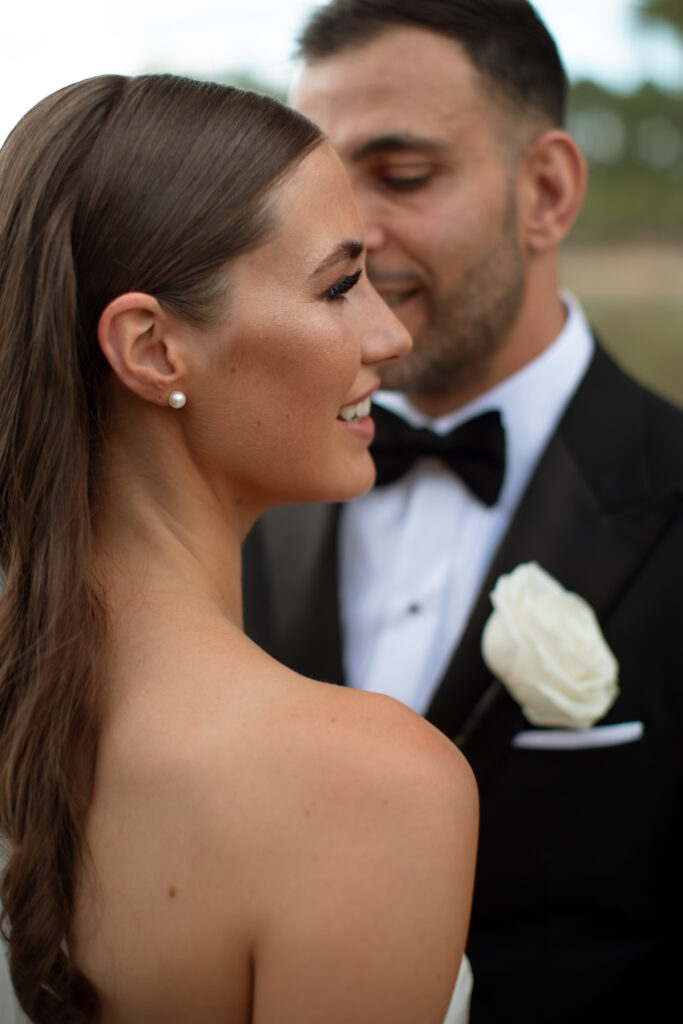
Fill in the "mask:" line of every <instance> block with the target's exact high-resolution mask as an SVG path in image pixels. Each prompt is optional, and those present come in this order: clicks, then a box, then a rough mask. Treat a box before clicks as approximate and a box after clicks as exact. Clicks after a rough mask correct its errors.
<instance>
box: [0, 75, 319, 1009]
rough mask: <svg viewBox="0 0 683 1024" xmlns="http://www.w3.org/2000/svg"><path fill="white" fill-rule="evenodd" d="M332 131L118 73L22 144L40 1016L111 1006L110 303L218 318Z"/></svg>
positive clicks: (22, 736) (21, 818) (12, 920)
mask: <svg viewBox="0 0 683 1024" xmlns="http://www.w3.org/2000/svg"><path fill="white" fill-rule="evenodd" d="M320 139H321V133H320V131H319V130H318V129H317V128H316V127H315V126H314V125H312V124H311V123H310V122H309V121H307V120H306V119H305V118H303V117H301V115H299V114H297V113H295V112H294V111H291V110H288V109H287V108H285V107H283V106H282V105H281V104H279V103H278V102H277V101H275V100H273V99H270V98H269V97H265V96H259V95H256V94H254V93H249V92H243V91H241V90H238V89H232V88H229V87H226V86H220V85H216V84H213V83H206V82H203V83H202V82H194V81H191V80H189V79H183V78H177V77H174V76H171V75H147V76H140V77H137V78H125V77H121V76H115V75H111V76H102V77H98V78H93V79H89V80H87V81H84V82H80V83H78V84H76V85H72V86H69V87H68V88H66V89H62V90H61V91H60V92H57V93H55V94H54V95H52V96H50V97H48V98H47V99H45V100H43V101H42V102H41V103H39V104H38V105H37V106H36V107H34V109H33V110H31V111H30V112H29V113H28V114H27V115H26V117H25V118H24V119H23V120H22V121H21V122H20V123H19V124H18V125H17V127H16V128H15V129H14V131H13V132H12V134H11V135H10V137H9V139H8V140H7V142H6V143H5V145H4V147H3V148H2V150H1V151H0V566H2V573H3V576H4V584H3V588H2V594H1V595H0V829H1V830H2V832H3V834H4V836H5V837H6V838H7V840H8V845H9V854H10V859H9V863H8V866H7V869H6V871H5V874H4V880H3V883H2V891H1V893H2V902H3V905H4V918H3V927H4V930H5V933H6V934H7V936H8V938H9V950H10V966H11V973H12V980H13V983H14V986H15V989H16V992H17V995H18V998H19V1001H20V1003H21V1005H22V1007H23V1009H24V1011H25V1012H26V1013H27V1014H28V1016H29V1017H30V1018H31V1020H33V1021H36V1022H39V1024H66V1022H68V1024H76V1022H86V1021H95V1020H97V1018H98V1013H99V1001H98V997H97V993H96V992H95V990H94V989H93V987H92V986H91V985H90V983H89V982H88V980H87V979H86V978H85V977H84V976H83V975H82V974H81V973H80V972H79V971H78V969H77V968H76V967H75V966H74V965H73V963H72V962H71V961H70V960H69V957H68V952H67V944H66V943H67V938H68V932H69V926H70V921H71V915H72V911H73V903H74V888H75V881H76V878H77V874H78V871H79V870H80V868H81V867H82V865H83V862H84V850H83V845H84V843H83V829H84V824H85V816H86V813H87V810H88V807H89V804H90V800H91V797H92V786H93V776H94V767H95V758H96V752H97V741H98V734H99V728H100V716H101V705H102V697H101V690H102V683H101V679H100V678H98V664H97V662H98V650H99V648H100V646H101V640H102V637H103V631H104V628H105V618H104V608H103V604H102V601H101V600H100V598H99V597H98V594H97V590H96V587H95V585H94V583H93V580H92V579H91V577H90V558H91V520H92V513H93V507H94V503H95V501H96V496H97V487H96V483H97V467H98V453H99V450H100V437H101V431H102V423H103V415H104V409H103V403H104V390H105V389H104V383H105V381H106V378H107V375H108V372H109V370H108V365H107V363H106V361H105V360H104V358H103V356H102V355H101V353H100V350H99V347H98V345H97V339H96V327H97V322H98V319H99V316H100V313H101V312H102V309H103V308H104V306H105V305H106V304H107V303H108V302H109V301H110V300H111V299H113V298H115V297H116V296H117V295H119V294H121V293H124V292H127V291H143V292H147V293H149V294H151V295H153V296H155V297H156V298H157V299H158V300H159V302H160V303H161V304H163V305H164V306H166V307H167V308H168V309H170V310H172V311H173V312H175V313H176V314H178V315H180V316H182V317H185V318H187V319H190V320H193V321H196V322H206V321H208V320H210V319H211V318H212V316H214V315H215V314H216V312H217V303H218V301H219V299H220V295H221V292H220V287H219V277H220V278H221V280H222V277H221V275H220V271H221V270H222V269H223V268H224V267H225V265H226V264H227V263H228V262H229V261H230V260H232V259H234V258H235V257H236V256H239V255H240V254H242V253H244V252H246V251H247V250H249V249H250V248H253V247H255V246H256V245H257V244H259V243H260V242H261V241H263V240H264V238H265V237H266V235H267V233H268V231H269V230H271V229H272V219H271V217H270V216H269V212H268V203H267V197H268V193H269V191H270V190H271V189H272V187H273V186H274V185H275V184H276V183H277V182H278V181H280V180H281V179H282V177H283V176H284V174H285V173H286V172H287V171H288V170H289V169H290V168H291V167H292V166H294V165H295V163H296V162H297V161H299V160H300V159H301V158H302V157H303V156H304V155H305V154H306V153H308V152H309V151H310V150H311V149H312V148H313V147H314V146H315V145H317V143H318V142H319V141H320Z"/></svg>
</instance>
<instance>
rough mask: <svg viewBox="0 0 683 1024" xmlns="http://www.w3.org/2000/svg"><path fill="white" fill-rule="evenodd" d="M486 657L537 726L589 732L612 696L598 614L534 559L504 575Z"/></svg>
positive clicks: (613, 672)
mask: <svg viewBox="0 0 683 1024" xmlns="http://www.w3.org/2000/svg"><path fill="white" fill-rule="evenodd" d="M491 602H492V604H493V612H492V614H491V616H490V618H489V620H488V622H487V623H486V626H485V627H484V632H483V634H482V641H481V645H482V654H483V656H484V661H485V662H486V664H487V665H488V667H489V668H490V669H491V671H492V672H493V673H494V675H495V676H497V677H498V679H500V681H501V682H502V683H504V684H505V686H506V687H507V689H508V690H509V692H510V693H511V695H512V696H513V697H514V698H515V700H516V701H517V702H518V703H519V704H520V705H521V708H522V711H523V712H524V714H525V715H526V717H527V718H528V720H529V721H530V722H532V723H533V724H534V725H540V726H561V727H564V728H572V729H588V728H590V726H592V725H594V724H595V722H597V721H598V719H600V718H602V717H603V715H604V714H605V713H606V712H607V711H608V710H609V708H611V706H612V704H613V703H614V701H615V700H616V698H617V693H618V686H617V676H618V672H619V665H618V663H617V660H616V658H615V657H614V655H613V654H612V651H611V650H610V649H609V647H608V646H607V643H606V641H605V638H604V637H603V635H602V632H601V630H600V626H599V625H598V620H597V618H596V616H595V612H594V611H593V609H592V608H591V607H590V605H589V604H588V603H587V602H586V601H584V599H583V598H582V597H579V595H578V594H574V593H571V592H570V591H568V590H565V589H564V587H563V586H562V585H561V584H560V583H558V582H557V580H556V579H554V578H553V577H552V576H550V575H549V574H548V573H547V572H546V571H545V570H544V569H542V568H541V567H540V566H539V565H537V564H536V563H535V562H527V563H526V564H524V565H519V566H517V568H516V569H515V570H514V571H513V572H511V573H509V574H508V575H504V576H501V577H500V578H499V579H498V581H497V583H496V585H495V587H494V589H493V590H492V592H491Z"/></svg>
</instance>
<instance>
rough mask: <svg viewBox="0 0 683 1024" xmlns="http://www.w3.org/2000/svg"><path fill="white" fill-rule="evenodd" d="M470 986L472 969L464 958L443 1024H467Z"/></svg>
mask: <svg viewBox="0 0 683 1024" xmlns="http://www.w3.org/2000/svg"><path fill="white" fill-rule="evenodd" d="M472 984H473V979H472V968H471V967H470V962H469V960H468V959H467V957H466V956H464V957H463V958H462V963H461V964H460V970H459V971H458V977H457V978H456V981H455V988H454V989H453V996H452V997H451V1001H450V1003H449V1004H448V1010H447V1012H446V1016H445V1017H444V1022H443V1024H467V1022H468V1021H469V1019H470V999H471V997H472Z"/></svg>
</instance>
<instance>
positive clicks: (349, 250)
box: [313, 239, 365, 274]
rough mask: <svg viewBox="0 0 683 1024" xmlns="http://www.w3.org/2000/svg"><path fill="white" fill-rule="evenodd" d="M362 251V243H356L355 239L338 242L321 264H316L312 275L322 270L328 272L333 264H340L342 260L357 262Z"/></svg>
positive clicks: (363, 247)
mask: <svg viewBox="0 0 683 1024" xmlns="http://www.w3.org/2000/svg"><path fill="white" fill-rule="evenodd" d="M364 249H365V246H364V245H363V243H362V242H358V241H356V239H348V240H347V241H346V242H340V243H339V245H338V246H336V248H334V249H333V250H332V252H331V253H330V254H329V256H326V257H325V259H324V260H323V261H322V263H319V264H318V266H317V267H316V268H315V270H314V271H313V273H314V274H320V273H322V271H323V270H329V268H330V267H332V266H334V264H335V263H341V262H342V260H357V259H358V257H359V256H360V255H361V253H362V252H363V250H364Z"/></svg>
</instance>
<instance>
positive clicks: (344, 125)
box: [292, 27, 525, 410]
mask: <svg viewBox="0 0 683 1024" xmlns="http://www.w3.org/2000/svg"><path fill="white" fill-rule="evenodd" d="M292 102H293V104H294V106H296V107H297V108H298V109H299V110H301V111H302V112H303V113H304V114H306V115H308V116H309V117H310V118H311V119H312V120H314V121H316V122H317V123H318V124H320V125H321V127H322V128H323V129H324V131H325V132H326V133H327V135H328V137H329V139H330V141H331V143H332V144H333V146H334V147H335V148H336V149H337V151H338V152H339V154H340V155H341V158H342V160H343V162H344V165H345V167H346V169H347V171H348V173H349V176H350V179H351V183H352V186H353V189H354V192H355V196H356V199H357V201H358V204H359V206H360V210H361V214H362V215H363V218H364V220H365V224H366V242H367V252H368V261H367V267H368V274H369V277H370V280H371V281H372V282H373V284H374V285H375V287H376V288H377V290H378V291H379V292H380V294H381V295H382V296H383V298H384V299H385V301H386V302H387V304H388V305H389V306H390V307H391V308H392V309H393V311H394V312H395V313H396V315H397V316H398V317H399V319H400V320H401V321H402V322H403V323H404V324H405V326H406V327H407V328H408V330H409V331H410V333H411V334H412V336H413V341H414V348H413V351H412V353H411V354H410V355H408V356H407V357H406V358H405V359H402V360H400V361H399V362H397V363H394V364H392V365H390V366H387V367H385V369H384V371H383V383H384V385H385V386H386V387H390V388H400V389H402V390H405V391H407V392H409V393H412V395H413V396H421V397H424V398H425V399H428V400H431V399H434V401H436V402H437V403H438V406H439V409H440V410H441V409H443V408H444V400H446V403H448V401H450V400H451V399H452V400H453V402H454V404H458V402H459V400H461V399H462V396H463V394H465V393H467V392H470V393H471V391H472V387H473V385H475V386H476V385H479V384H481V388H480V389H483V388H484V387H486V386H487V384H488V380H487V378H488V377H489V376H490V369H491V365H492V363H493V361H494V360H495V358H496V356H497V355H498V353H499V352H500V351H501V350H502V348H503V347H504V345H505V342H506V340H507V335H508V334H509V331H510V328H511V327H512V326H513V324H514V322H515V319H516V317H517V314H518V312H519V309H520V306H521V303H522V298H523V293H524V284H525V277H524V265H523V262H522V256H521V252H520V248H519V245H518V239H517V223H516V200H515V195H516V169H515V166H516V161H515V159H514V156H513V153H512V146H511V144H510V143H509V142H508V143H507V144H506V143H505V142H504V141H503V136H504V134H505V135H507V134H508V133H504V126H505V115H504V113H503V111H502V110H501V108H500V106H498V104H497V103H496V101H495V100H494V99H493V98H492V97H491V95H490V94H489V93H488V92H487V91H486V89H485V87H484V85H483V84H482V81H481V79H480V77H479V75H478V73H477V72H476V70H475V69H474V67H473V65H472V64H471V62H470V61H469V59H468V58H467V57H466V55H465V53H464V51H463V49H462V48H461V47H460V46H459V44H458V43H457V42H455V41H453V40H451V39H448V38H445V37H443V36H440V35H437V34H436V33H433V32H429V31H425V30H423V29H412V28H402V27H400V28H391V29H389V30H387V31H386V32H385V33H383V34H382V35H381V36H379V37H378V38H376V39H375V40H372V41H371V42H369V43H367V44H366V45H364V46H360V47H355V48H350V49H349V50H346V51H342V52H341V53H340V54H338V55H336V56H333V57H330V58H326V59H324V60H321V61H319V62H317V63H315V64H312V65H309V66H307V67H305V68H304V70H303V71H302V73H301V76H300V78H299V80H298V82H297V84H296V85H295V87H294V90H293V93H292ZM432 404H433V402H432ZM446 407H447V404H446Z"/></svg>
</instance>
